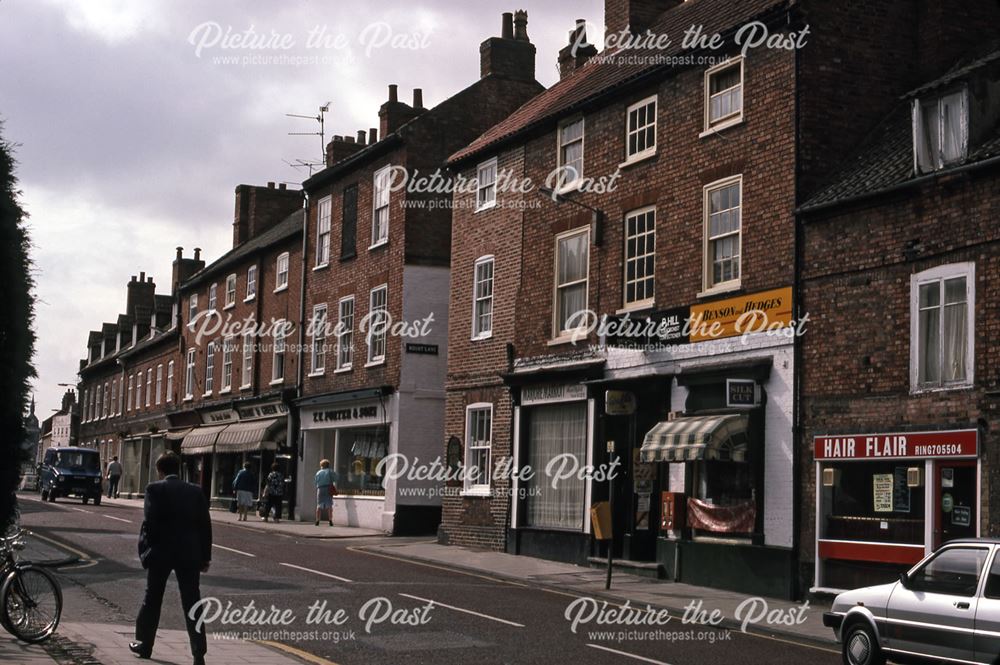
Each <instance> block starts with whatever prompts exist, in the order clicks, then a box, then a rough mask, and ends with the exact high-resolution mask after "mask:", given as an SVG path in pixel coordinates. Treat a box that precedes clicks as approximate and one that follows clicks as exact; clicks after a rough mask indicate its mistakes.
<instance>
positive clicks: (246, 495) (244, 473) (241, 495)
mask: <svg viewBox="0 0 1000 665" xmlns="http://www.w3.org/2000/svg"><path fill="white" fill-rule="evenodd" d="M233 490H235V491H236V510H237V512H239V517H238V518H237V521H239V522H246V521H247V511H248V510H250V508H252V507H253V493H254V492H255V491H256V490H257V479H256V478H254V475H253V471H251V470H250V462H245V463H244V464H243V468H242V469H240V472H239V473H237V474H236V478H234V479H233Z"/></svg>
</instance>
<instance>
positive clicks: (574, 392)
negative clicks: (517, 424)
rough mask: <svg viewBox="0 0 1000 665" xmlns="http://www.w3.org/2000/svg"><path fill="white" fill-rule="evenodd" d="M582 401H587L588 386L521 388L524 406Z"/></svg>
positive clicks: (573, 384)
mask: <svg viewBox="0 0 1000 665" xmlns="http://www.w3.org/2000/svg"><path fill="white" fill-rule="evenodd" d="M581 399H587V386H585V385H583V384H580V383H567V384H560V385H554V386H553V385H544V386H525V387H524V388H521V404H522V405H523V406H531V405H532V404H546V403H549V402H576V401H578V400H581Z"/></svg>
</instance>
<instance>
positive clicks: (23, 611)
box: [0, 527, 63, 644]
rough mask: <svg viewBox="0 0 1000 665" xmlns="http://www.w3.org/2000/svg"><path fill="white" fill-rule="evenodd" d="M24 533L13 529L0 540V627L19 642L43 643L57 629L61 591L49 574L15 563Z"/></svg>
mask: <svg viewBox="0 0 1000 665" xmlns="http://www.w3.org/2000/svg"><path fill="white" fill-rule="evenodd" d="M27 535H28V532H27V531H24V530H22V529H20V528H17V527H15V528H14V529H13V530H12V532H11V533H10V535H7V536H0V580H2V582H0V625H3V627H4V629H5V630H7V632H9V633H10V634H11V635H13V636H14V637H16V638H18V639H19V640H21V641H22V642H27V643H29V644H37V643H38V642H44V641H45V640H47V639H48V638H49V637H51V636H52V634H53V633H55V632H56V628H57V627H58V626H59V618H60V617H61V616H62V602H63V600H62V589H61V588H60V587H59V582H57V581H56V579H55V577H53V576H52V574H51V573H50V572H49V571H47V570H45V569H44V568H42V567H41V566H38V565H36V564H33V563H31V562H29V561H18V560H17V556H16V552H18V551H20V550H23V549H24V538H25V536H27Z"/></svg>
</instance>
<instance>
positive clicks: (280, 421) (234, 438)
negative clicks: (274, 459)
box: [215, 418, 287, 453]
mask: <svg viewBox="0 0 1000 665" xmlns="http://www.w3.org/2000/svg"><path fill="white" fill-rule="evenodd" d="M286 424H287V420H286V419H285V418H272V419H266V420H248V421H245V422H239V423H233V424H232V425H227V426H226V428H225V429H224V430H222V432H220V433H219V438H218V439H217V440H216V442H215V452H217V453H248V452H250V451H253V450H276V449H277V447H278V441H283V440H284V439H285V427H286Z"/></svg>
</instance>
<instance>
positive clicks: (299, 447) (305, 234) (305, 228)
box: [285, 189, 309, 520]
mask: <svg viewBox="0 0 1000 665" xmlns="http://www.w3.org/2000/svg"><path fill="white" fill-rule="evenodd" d="M302 210H303V214H302V260H301V263H302V271H301V276H300V279H299V321H298V327H299V350H298V363H297V366H296V368H295V397H296V398H299V397H302V386H303V383H304V381H305V370H304V369H303V368H304V367H305V365H304V362H305V349H304V348H303V347H304V345H305V334H306V331H305V318H306V275H307V274H308V272H307V269H306V263H307V261H308V256H309V253H308V251H309V192H307V191H305V190H304V189H303V190H302ZM298 421H299V413H298V411H297V410H296V409H294V408H289V409H288V429H287V433H286V439H285V440H286V441H287V442H290V443H291V442H294V444H295V450H296V453H297V457H298V462H299V464H298V465H296V470H295V475H294V476H293V479H294V482H293V483H292V484H293V485H294V487H295V491H294V492H292V496H291V497H290V498H289V505H288V517H289V519H291V520H294V519H295V513H294V512H293V510H294V509H295V508H297V506H296V504H297V503H298V501H297V498H298V496H297V495H298V493H299V491H300V489H301V486H300V484H301V482H302V479H301V478H299V477H298V476H300V475H301V474H300V473H299V471H300V469H298V468H297V467H298V466H299V465H301V464H302V463H303V462H302V460H303V447H304V444H305V442H304V441H299V422H298Z"/></svg>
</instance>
